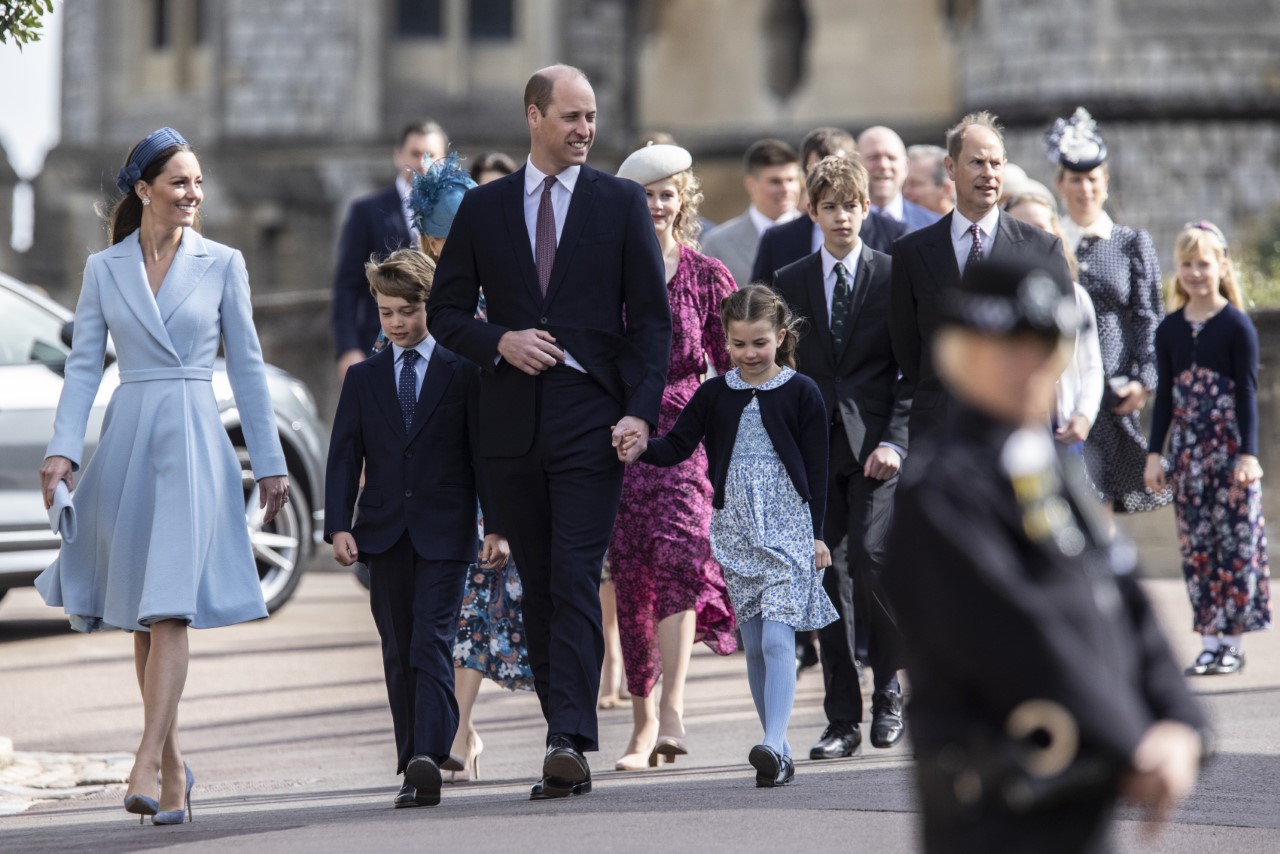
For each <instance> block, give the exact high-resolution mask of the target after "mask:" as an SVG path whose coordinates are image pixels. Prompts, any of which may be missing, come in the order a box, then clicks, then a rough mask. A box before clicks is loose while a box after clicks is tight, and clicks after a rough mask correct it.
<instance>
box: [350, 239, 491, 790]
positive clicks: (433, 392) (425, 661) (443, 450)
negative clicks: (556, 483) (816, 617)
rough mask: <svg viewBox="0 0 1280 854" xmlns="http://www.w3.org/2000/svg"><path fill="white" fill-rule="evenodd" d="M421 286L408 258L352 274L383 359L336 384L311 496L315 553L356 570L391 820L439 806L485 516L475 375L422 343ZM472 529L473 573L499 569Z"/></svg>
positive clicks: (427, 269) (425, 274) (425, 278)
mask: <svg viewBox="0 0 1280 854" xmlns="http://www.w3.org/2000/svg"><path fill="white" fill-rule="evenodd" d="M434 274H435V266H434V265H433V264H432V262H431V261H430V259H428V258H427V257H426V256H425V255H424V254H422V253H421V252H418V251H417V250H413V249H401V250H397V251H396V252H394V253H392V254H391V255H390V256H389V257H388V258H387V259H386V260H385V261H382V262H381V263H375V262H372V261H371V262H369V263H368V264H367V265H366V266H365V275H366V276H367V277H368V279H369V285H370V290H371V291H372V292H373V296H374V299H375V300H376V301H377V304H378V314H379V317H380V319H381V323H382V329H383V331H384V332H385V333H386V335H387V337H388V338H389V339H390V340H391V346H389V347H387V348H386V349H384V350H382V351H381V352H379V353H377V354H376V355H374V356H372V357H370V358H369V359H368V360H367V361H364V362H360V363H358V364H356V365H353V366H351V368H350V369H349V370H348V371H347V376H346V380H345V381H344V382H343V384H342V396H341V398H340V399H339V401H338V411H337V413H336V415H335V416H334V420H333V435H332V437H331V439H330V443H329V466H328V472H327V477H326V484H325V506H326V507H327V508H328V512H327V513H326V514H325V516H326V519H325V537H324V538H325V541H326V542H328V543H332V544H333V555H334V557H335V558H336V559H337V561H338V563H340V564H342V565H343V566H350V565H351V564H353V563H355V562H356V561H357V560H364V562H365V563H366V564H368V566H369V604H370V607H371V608H372V610H373V619H374V622H375V623H376V624H377V626H378V634H379V635H381V637H382V660H383V666H384V669H385V671H386V678H387V695H388V699H389V700H390V702H391V719H392V722H393V724H394V727H395V735H396V750H397V752H398V754H399V759H398V763H397V766H396V773H397V774H399V773H403V774H404V784H403V785H402V786H401V788H400V792H399V794H397V795H396V798H395V805H396V806H397V807H410V806H418V805H421V806H435V805H436V804H438V803H440V783H441V777H440V763H441V762H442V761H444V760H445V759H446V758H447V757H448V755H449V746H450V745H451V744H453V739H454V735H455V733H456V731H457V728H458V704H457V701H456V700H455V699H454V695H453V639H454V635H455V634H456V633H457V629H458V610H459V608H460V606H461V603H462V589H463V583H464V581H465V579H466V572H467V567H468V565H469V564H470V563H472V562H473V561H474V560H475V548H476V541H475V525H476V497H477V493H479V494H480V500H481V503H482V504H483V505H488V503H489V502H487V501H485V490H484V489H483V486H482V484H481V483H480V482H479V477H478V475H477V471H478V467H477V466H476V457H475V448H474V442H473V439H472V437H473V435H474V434H475V431H476V423H477V420H478V418H477V415H478V412H479V381H480V372H479V370H478V369H477V368H476V366H475V365H473V364H471V363H470V362H468V361H466V360H465V359H463V358H461V357H459V356H458V355H456V354H454V353H452V352H450V351H449V350H446V349H445V348H444V347H442V346H441V345H439V344H437V343H436V342H435V340H433V339H432V338H431V336H429V335H428V334H427V309H426V303H427V297H428V295H429V294H430V291H431V282H432V277H433V276H434ZM361 471H363V472H364V488H363V490H359V496H358V499H357V490H358V488H359V483H360V474H361ZM357 511H358V512H357ZM353 516H354V519H353ZM484 518H485V536H484V544H483V548H482V550H481V553H480V561H481V562H482V564H483V565H484V566H486V567H501V566H503V565H505V564H506V562H507V556H508V550H507V542H506V540H505V539H504V538H503V537H502V535H500V534H498V533H496V531H497V530H498V528H497V525H496V520H495V517H494V515H493V513H492V511H491V510H490V509H489V508H488V507H487V506H486V507H485V513H484Z"/></svg>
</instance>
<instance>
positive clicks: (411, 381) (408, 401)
mask: <svg viewBox="0 0 1280 854" xmlns="http://www.w3.org/2000/svg"><path fill="white" fill-rule="evenodd" d="M417 362H418V351H417V350H405V351H404V364H402V365H401V366H400V383H399V385H398V386H397V388H396V397H397V398H399V399H400V415H401V417H403V418H404V432H405V433H408V432H409V428H410V427H412V426H413V408H414V407H415V406H416V405H417V403H418V372H417V371H416V370H414V367H413V366H414V365H415V364H417Z"/></svg>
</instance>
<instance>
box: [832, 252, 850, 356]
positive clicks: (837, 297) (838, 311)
mask: <svg viewBox="0 0 1280 854" xmlns="http://www.w3.org/2000/svg"><path fill="white" fill-rule="evenodd" d="M835 269H836V289H835V293H833V294H832V295H831V343H832V344H834V345H835V350H836V355H837V356H839V355H840V354H841V353H843V352H844V339H845V335H847V334H848V332H849V306H850V304H851V303H852V302H853V299H852V297H853V289H852V288H851V287H849V271H848V270H846V269H845V268H844V264H842V263H840V262H839V261H837V262H836V267H835Z"/></svg>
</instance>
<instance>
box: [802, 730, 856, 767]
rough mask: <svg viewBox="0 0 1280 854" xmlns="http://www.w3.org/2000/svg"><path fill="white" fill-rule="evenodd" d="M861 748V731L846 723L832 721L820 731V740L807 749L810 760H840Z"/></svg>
mask: <svg viewBox="0 0 1280 854" xmlns="http://www.w3.org/2000/svg"><path fill="white" fill-rule="evenodd" d="M861 746H862V729H861V728H860V727H859V726H858V725H857V724H855V723H850V722H848V721H832V722H831V723H829V724H827V728H826V729H824V730H823V731H822V738H820V739H818V743H817V744H815V745H814V746H813V747H811V748H809V758H810V759H840V758H842V757H845V756H853V755H854V754H855V753H857V752H858V748H859V747H861Z"/></svg>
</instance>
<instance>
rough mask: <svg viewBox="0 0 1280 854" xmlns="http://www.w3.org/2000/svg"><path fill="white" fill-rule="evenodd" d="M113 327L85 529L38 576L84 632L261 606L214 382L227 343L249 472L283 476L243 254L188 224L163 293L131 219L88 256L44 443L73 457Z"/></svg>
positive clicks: (207, 623) (236, 618) (218, 616)
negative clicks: (114, 362)
mask: <svg viewBox="0 0 1280 854" xmlns="http://www.w3.org/2000/svg"><path fill="white" fill-rule="evenodd" d="M108 333H110V334H111V337H112V339H113V341H114V342H115V350H116V356H117V358H118V360H119V370H120V386H119V388H117V389H116V391H115V393H114V394H113V395H112V397H111V402H110V404H109V405H108V406H107V412H106V416H105V418H104V420H103V424H102V435H101V438H100V441H99V444H98V450H97V452H96V453H95V454H94V455H93V459H92V460H91V461H90V462H89V465H88V466H86V467H85V469H84V471H83V472H82V473H81V474H80V476H79V479H78V482H77V483H76V488H75V491H74V494H73V503H74V505H75V509H76V515H77V517H78V521H79V528H80V530H79V534H78V536H77V537H76V539H75V541H74V542H72V543H63V545H62V550H61V552H60V553H59V555H58V558H57V560H55V561H54V562H53V563H52V564H51V565H50V566H49V568H48V569H46V570H45V571H44V572H43V573H41V575H40V577H39V578H37V579H36V588H37V589H38V590H39V591H40V595H41V596H43V597H44V600H45V602H47V603H48V604H50V605H55V606H61V607H62V608H63V609H64V610H65V611H66V613H67V614H68V615H69V616H70V617H71V622H72V625H73V626H74V627H75V628H77V629H80V630H82V631H93V630H95V629H105V628H113V627H114V628H122V629H129V630H142V631H146V630H147V627H148V626H149V625H150V624H151V623H153V622H155V621H157V620H164V619H171V618H172V619H180V620H185V621H187V622H188V623H189V624H190V625H191V626H193V627H195V628H211V627H214V626H224V625H230V624H232V623H240V622H244V621H246V620H254V619H258V618H261V617H265V616H266V615H267V611H266V607H265V605H264V603H263V600H262V589H261V587H260V586H259V584H258V572H257V568H256V565H255V563H254V558H253V553H252V550H251V548H250V545H249V534H248V528H247V526H246V524H245V516H244V492H243V487H242V483H241V473H240V464H239V462H238V460H237V459H236V455H235V451H234V449H233V448H232V446H231V441H230V439H229V438H228V437H227V433H226V430H224V429H223V426H222V421H221V418H220V416H219V414H218V404H217V400H216V398H215V397H214V393H213V385H212V382H211V379H212V376H213V365H214V359H215V358H216V357H217V355H218V344H219V341H222V342H224V344H225V347H224V350H225V357H226V365H227V374H228V377H229V379H230V380H231V389H232V392H233V394H234V395H235V400H236V406H237V408H238V409H239V412H240V420H241V423H242V426H243V430H244V436H245V441H246V444H247V445H248V449H249V458H250V462H251V463H252V466H253V472H254V476H255V477H256V478H259V479H261V478H263V477H268V476H271V475H283V474H285V473H286V468H285V459H284V452H283V451H282V449H281V447H280V437H279V435H278V434H277V432H276V425H275V418H274V415H273V413H272V408H271V398H270V393H269V391H268V388H267V379H266V372H265V370H264V369H263V363H262V349H261V347H260V346H259V344H258V335H257V332H256V331H255V330H254V327H253V317H252V310H251V308H250V303H249V277H248V273H247V272H246V270H245V265H244V257H243V256H242V255H241V254H240V253H239V252H238V251H236V250H234V249H231V248H229V247H226V246H222V245H221V244H218V243H214V242H213V241H211V240H205V239H204V238H203V237H201V236H200V235H199V234H197V233H196V232H195V231H194V230H192V229H190V228H188V229H186V230H185V231H184V232H183V235H182V243H181V245H180V247H179V249H178V252H177V254H176V255H175V256H174V259H173V264H172V266H171V267H170V268H169V272H168V274H167V275H166V276H165V279H164V283H163V284H162V285H161V287H160V291H159V293H158V294H157V295H156V296H155V297H153V296H152V294H151V289H150V287H149V286H148V284H147V277H146V271H145V268H144V266H143V260H142V249H141V247H140V245H139V243H138V233H137V232H136V231H135V232H134V233H133V234H132V235H130V236H129V237H128V238H126V239H125V240H123V241H121V242H120V243H117V244H116V245H114V246H112V247H111V248H109V249H105V250H103V251H102V252H99V253H97V254H95V255H92V256H90V258H89V262H88V264H87V265H86V267H85V271H84V285H83V287H82V288H81V291H80V300H79V302H78V303H77V305H76V319H75V336H74V340H73V342H72V350H71V355H70V357H68V359H67V366H66V381H65V384H64V385H63V388H62V397H61V399H60V400H59V401H58V412H57V418H56V420H55V422H54V435H53V441H51V442H50V443H49V447H48V450H47V455H48V456H53V455H59V456H63V457H67V458H68V459H70V460H71V461H72V464H73V466H74V467H75V468H76V469H79V467H80V461H81V458H82V456H83V453H84V434H85V428H86V424H87V423H88V419H89V412H90V409H91V408H92V406H93V401H94V398H95V396H96V395H97V392H98V386H99V384H100V382H101V379H102V365H103V356H104V353H105V350H106V345H107V335H108Z"/></svg>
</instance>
